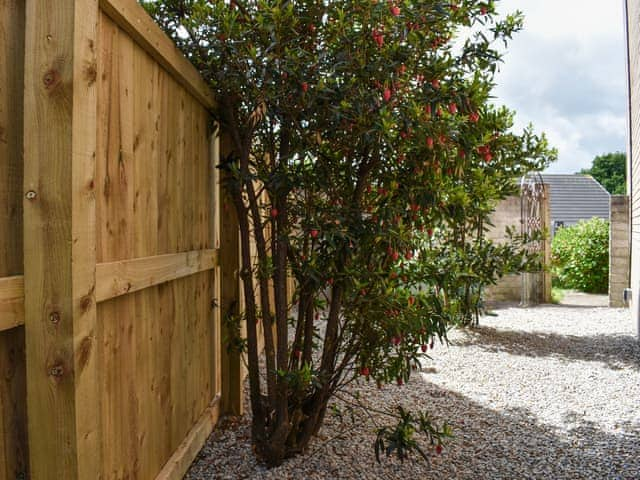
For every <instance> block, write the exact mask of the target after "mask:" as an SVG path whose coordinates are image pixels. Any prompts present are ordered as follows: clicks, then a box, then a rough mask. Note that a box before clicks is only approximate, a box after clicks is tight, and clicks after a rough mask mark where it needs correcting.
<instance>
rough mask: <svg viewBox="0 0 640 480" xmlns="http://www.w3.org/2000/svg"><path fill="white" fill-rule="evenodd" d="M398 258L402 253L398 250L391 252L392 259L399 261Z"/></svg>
mask: <svg viewBox="0 0 640 480" xmlns="http://www.w3.org/2000/svg"><path fill="white" fill-rule="evenodd" d="M398 258H400V254H399V253H398V252H393V253H392V254H391V259H392V260H393V261H394V262H396V261H398Z"/></svg>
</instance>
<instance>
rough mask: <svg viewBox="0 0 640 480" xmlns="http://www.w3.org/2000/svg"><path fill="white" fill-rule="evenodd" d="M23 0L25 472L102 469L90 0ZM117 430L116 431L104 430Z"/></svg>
mask: <svg viewBox="0 0 640 480" xmlns="http://www.w3.org/2000/svg"><path fill="white" fill-rule="evenodd" d="M53 3H54V4H52V2H51V1H50V0H27V2H26V5H27V9H26V37H25V38H26V49H25V108H24V111H25V115H24V159H25V162H24V164H25V171H24V192H23V193H24V200H23V203H24V251H25V262H24V263H25V265H24V274H25V280H24V281H25V328H26V351H27V408H28V419H29V429H28V430H29V454H30V466H31V478H33V479H34V480H38V479H45V478H47V479H48V478H60V479H63V478H64V479H65V480H73V479H89V478H91V479H94V478H101V472H100V469H101V438H100V414H99V412H100V403H99V400H100V399H99V395H98V382H99V375H98V372H97V370H98V365H97V357H98V356H97V353H98V346H97V340H96V336H97V331H96V302H95V265H96V243H95V185H94V175H95V159H96V108H97V98H96V95H97V88H96V76H97V68H96V50H97V45H96V40H97V38H96V37H97V22H98V12H99V10H98V0H58V1H56V2H53ZM114 441H115V439H114Z"/></svg>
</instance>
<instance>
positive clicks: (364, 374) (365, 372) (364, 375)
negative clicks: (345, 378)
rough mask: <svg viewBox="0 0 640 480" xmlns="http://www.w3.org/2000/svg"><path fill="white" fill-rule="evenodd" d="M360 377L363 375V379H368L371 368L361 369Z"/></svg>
mask: <svg viewBox="0 0 640 480" xmlns="http://www.w3.org/2000/svg"><path fill="white" fill-rule="evenodd" d="M360 375H362V376H363V377H368V376H369V367H362V368H361V369H360Z"/></svg>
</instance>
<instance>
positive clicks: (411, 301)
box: [407, 295, 416, 306]
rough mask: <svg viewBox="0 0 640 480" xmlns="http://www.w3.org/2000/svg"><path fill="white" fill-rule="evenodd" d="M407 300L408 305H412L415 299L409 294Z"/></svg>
mask: <svg viewBox="0 0 640 480" xmlns="http://www.w3.org/2000/svg"><path fill="white" fill-rule="evenodd" d="M407 301H408V303H409V306H412V305H413V304H414V303H416V299H415V297H414V296H413V295H412V296H410V297H409V299H408V300H407Z"/></svg>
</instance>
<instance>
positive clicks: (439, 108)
mask: <svg viewBox="0 0 640 480" xmlns="http://www.w3.org/2000/svg"><path fill="white" fill-rule="evenodd" d="M436 116H437V117H441V116H442V108H441V107H438V108H436Z"/></svg>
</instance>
